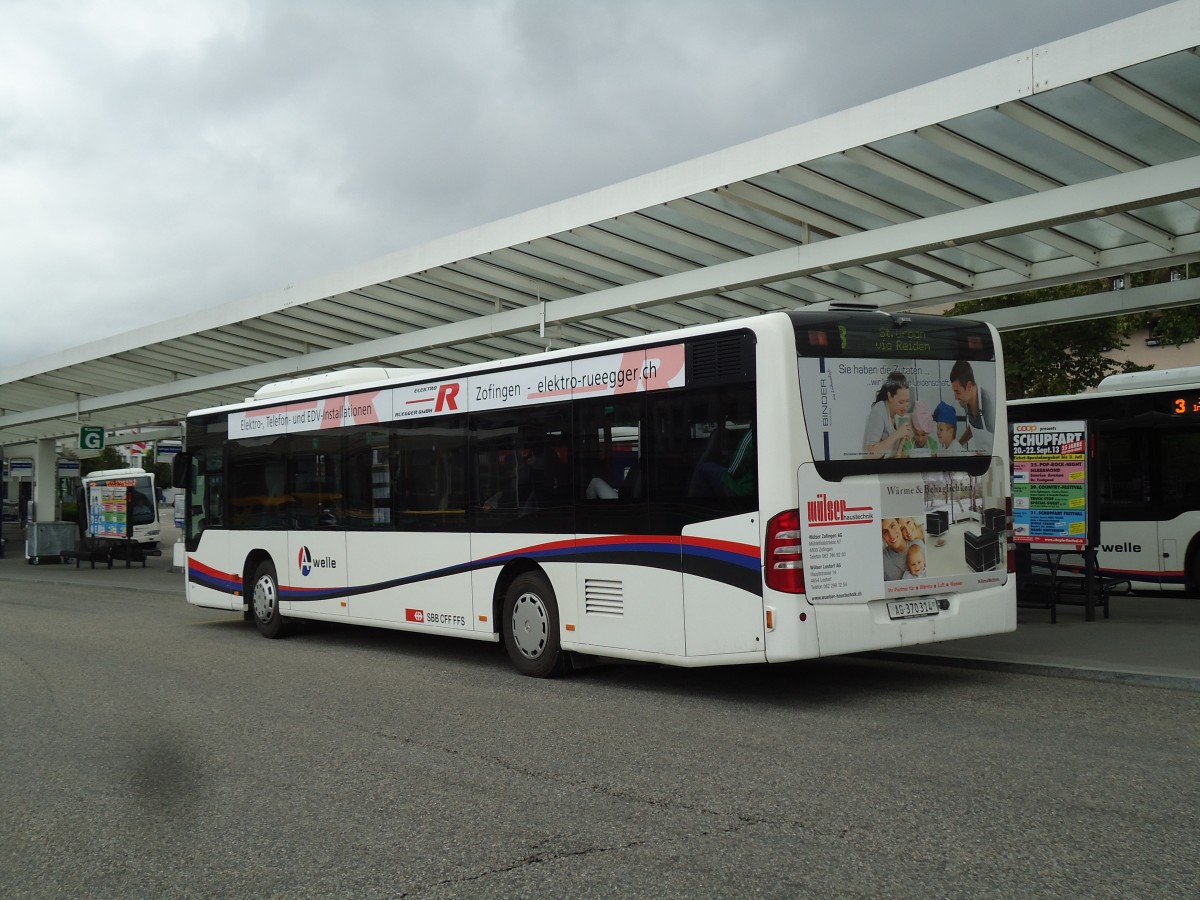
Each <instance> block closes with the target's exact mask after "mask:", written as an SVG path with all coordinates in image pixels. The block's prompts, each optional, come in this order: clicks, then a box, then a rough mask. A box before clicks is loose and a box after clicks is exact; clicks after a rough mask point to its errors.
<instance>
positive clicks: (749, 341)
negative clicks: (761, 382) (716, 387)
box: [687, 332, 754, 387]
mask: <svg viewBox="0 0 1200 900" xmlns="http://www.w3.org/2000/svg"><path fill="white" fill-rule="evenodd" d="M687 354H688V360H687V373H688V385H689V386H693V387H694V386H696V385H697V384H698V383H699V382H710V383H714V384H715V383H723V382H727V381H729V380H730V379H733V380H743V379H747V378H753V377H754V336H753V335H752V334H750V333H749V332H736V333H734V334H724V335H720V336H719V337H714V338H701V339H698V340H694V341H689V342H688V345H687Z"/></svg>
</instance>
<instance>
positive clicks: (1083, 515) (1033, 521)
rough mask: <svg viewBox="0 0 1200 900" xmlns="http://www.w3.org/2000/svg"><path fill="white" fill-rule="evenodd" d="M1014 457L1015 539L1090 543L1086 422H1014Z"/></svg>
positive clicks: (1071, 544)
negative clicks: (1015, 423) (1016, 423)
mask: <svg viewBox="0 0 1200 900" xmlns="http://www.w3.org/2000/svg"><path fill="white" fill-rule="evenodd" d="M1012 461H1013V488H1012V490H1013V536H1014V539H1015V540H1016V542H1017V543H1019V544H1044V545H1047V546H1051V547H1059V548H1063V549H1066V548H1074V549H1077V550H1081V549H1083V548H1084V547H1086V546H1088V538H1089V531H1088V477H1087V475H1088V473H1087V423H1086V422H1083V421H1078V422H1022V423H1020V424H1018V425H1014V426H1013V436H1012Z"/></svg>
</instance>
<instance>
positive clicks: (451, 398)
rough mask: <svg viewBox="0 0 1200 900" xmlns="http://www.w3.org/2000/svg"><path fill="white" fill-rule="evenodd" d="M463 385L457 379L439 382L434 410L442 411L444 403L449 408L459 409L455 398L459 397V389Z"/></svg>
mask: <svg viewBox="0 0 1200 900" xmlns="http://www.w3.org/2000/svg"><path fill="white" fill-rule="evenodd" d="M460 387H462V385H460V384H459V383H458V382H457V381H452V382H450V384H439V385H438V395H437V402H436V403H435V404H434V405H433V411H434V412H441V411H442V407H443V405H444V406H445V407H447V408H449V409H452V410H457V409H458V403H456V402H455V398H456V397H458V390H459V388H460Z"/></svg>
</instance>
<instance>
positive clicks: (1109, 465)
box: [1096, 432, 1150, 507]
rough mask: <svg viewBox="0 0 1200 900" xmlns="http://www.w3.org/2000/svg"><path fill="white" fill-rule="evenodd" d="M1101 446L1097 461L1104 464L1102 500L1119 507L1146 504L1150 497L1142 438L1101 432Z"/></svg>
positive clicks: (1102, 468)
mask: <svg viewBox="0 0 1200 900" xmlns="http://www.w3.org/2000/svg"><path fill="white" fill-rule="evenodd" d="M1097 444H1098V445H1099V446H1098V448H1097V454H1096V455H1097V458H1099V459H1102V460H1103V461H1104V463H1103V466H1102V467H1101V469H1100V501H1101V502H1102V503H1106V504H1112V505H1114V506H1119V507H1128V506H1136V505H1138V504H1142V503H1146V502H1147V501H1148V500H1149V499H1150V498H1149V496H1147V491H1146V486H1145V483H1144V480H1143V472H1144V465H1143V459H1142V453H1141V448H1142V440H1141V435H1140V434H1139V433H1137V432H1118V433H1112V434H1106V433H1104V432H1101V433H1099V434H1098V435H1097Z"/></svg>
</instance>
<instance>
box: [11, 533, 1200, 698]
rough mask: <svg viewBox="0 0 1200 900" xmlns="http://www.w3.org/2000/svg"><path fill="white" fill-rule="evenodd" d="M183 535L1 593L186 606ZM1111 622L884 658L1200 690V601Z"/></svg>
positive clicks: (1070, 611) (34, 571)
mask: <svg viewBox="0 0 1200 900" xmlns="http://www.w3.org/2000/svg"><path fill="white" fill-rule="evenodd" d="M175 534H176V532H175V531H174V529H173V528H172V527H171V526H169V525H167V526H165V527H164V537H165V538H167V540H166V542H164V544H163V545H162V546H163V555H162V556H161V557H152V558H150V559H148V560H147V561H146V563H145V565H144V566H143V565H142V564H141V563H133V564H132V565H131V566H128V567H127V565H126V563H125V562H124V561H121V560H118V561H116V562H114V563H113V567H112V568H111V569H108V568H107V567H106V566H105V565H104V564H103V563H101V564H98V565H97V566H96V567H95V568H92V567H91V566H90V565H89V564H88V563H86V562H84V563H82V564H81V565H80V566H79V567H78V568H77V567H76V566H75V564H74V563H73V562H72V563H67V564H59V563H45V562H43V563H42V564H40V565H37V566H32V565H29V564H28V563H27V562H26V560H25V556H24V548H23V547H21V546H14V542H13V541H11V540H10V541H9V542H8V543H7V544H6V546H5V548H4V551H5V552H4V558H3V559H0V590H2V589H3V585H4V584H8V583H21V584H30V583H33V584H44V585H47V586H51V585H55V584H66V585H76V584H81V583H83V584H89V585H95V586H97V587H101V586H103V587H109V588H113V587H115V588H119V589H121V590H130V591H145V592H150V593H156V594H161V595H162V596H163V597H164V599H169V600H182V598H183V591H184V585H183V575H182V573H181V572H180V571H179V570H178V569H176V568H175V567H174V566H173V564H172V562H173V560H172V552H171V547H172V544H173V542H174V539H175ZM1110 614H1111V617H1110V618H1108V619H1104V618H1103V613H1102V612H1100V611H1099V610H1098V611H1097V614H1096V620H1095V621H1093V622H1088V621H1085V618H1084V610H1083V608H1082V607H1075V606H1060V607H1059V609H1058V622H1057V623H1056V624H1053V625H1052V624H1050V613H1049V612H1048V611H1046V610H1039V609H1018V611H1017V630H1016V631H1015V632H1012V633H1009V634H998V635H988V636H986V637H979V638H967V639H963V640H957V641H948V642H945V643H938V644H926V645H922V646H919V647H910V648H905V649H903V650H890V651H885V652H883V653H881V654H878V655H880V656H886V657H888V658H893V659H894V658H898V657H902V658H911V659H912V660H913V661H914V662H922V663H930V664H939V665H955V666H967V667H975V668H989V669H1002V670H1013V671H1022V672H1026V673H1032V674H1041V675H1048V676H1054V677H1070V678H1086V679H1098V680H1108V681H1128V682H1133V683H1140V684H1152V685H1159V686H1164V687H1175V688H1181V689H1185V690H1200V599H1193V598H1190V597H1181V596H1179V595H1178V594H1149V593H1147V594H1142V595H1136V596H1128V597H1114V598H1113V599H1112V601H1111V608H1110Z"/></svg>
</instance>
